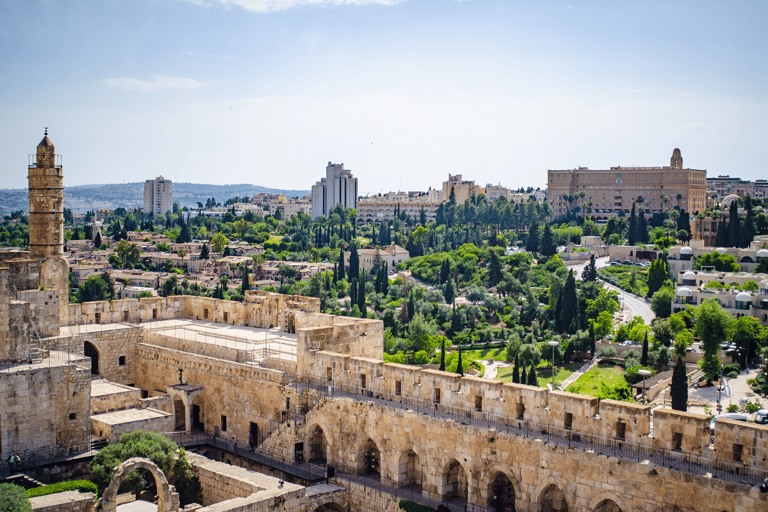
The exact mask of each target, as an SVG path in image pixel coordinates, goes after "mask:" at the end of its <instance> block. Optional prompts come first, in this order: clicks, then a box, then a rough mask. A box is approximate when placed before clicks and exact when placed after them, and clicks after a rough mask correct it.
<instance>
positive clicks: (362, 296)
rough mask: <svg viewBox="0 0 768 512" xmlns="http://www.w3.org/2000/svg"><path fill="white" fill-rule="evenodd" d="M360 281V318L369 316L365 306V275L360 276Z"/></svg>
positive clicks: (358, 304)
mask: <svg viewBox="0 0 768 512" xmlns="http://www.w3.org/2000/svg"><path fill="white" fill-rule="evenodd" d="M358 281H359V288H358V290H357V307H358V308H359V309H360V318H366V317H367V316H368V310H367V309H366V307H365V276H360V279H358Z"/></svg>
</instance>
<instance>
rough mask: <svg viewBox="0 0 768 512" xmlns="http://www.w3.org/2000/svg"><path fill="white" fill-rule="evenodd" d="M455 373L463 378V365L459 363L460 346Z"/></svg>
mask: <svg viewBox="0 0 768 512" xmlns="http://www.w3.org/2000/svg"><path fill="white" fill-rule="evenodd" d="M456 373H458V374H459V375H461V376H462V377H463V376H464V363H463V362H462V361H461V346H459V362H458V364H457V366H456Z"/></svg>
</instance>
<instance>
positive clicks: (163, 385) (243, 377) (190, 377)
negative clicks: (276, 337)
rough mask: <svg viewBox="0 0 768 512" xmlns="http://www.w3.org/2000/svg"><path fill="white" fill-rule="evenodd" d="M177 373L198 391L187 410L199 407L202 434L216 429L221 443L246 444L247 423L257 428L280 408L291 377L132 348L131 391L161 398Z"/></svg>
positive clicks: (165, 350)
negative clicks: (134, 360)
mask: <svg viewBox="0 0 768 512" xmlns="http://www.w3.org/2000/svg"><path fill="white" fill-rule="evenodd" d="M179 368H182V369H183V370H184V383H185V384H192V385H197V386H202V387H203V388H204V391H203V393H202V394H201V395H200V396H199V397H197V398H196V399H195V400H194V402H193V404H195V405H199V406H200V409H201V421H202V422H203V423H204V425H205V429H206V430H209V431H214V430H215V429H219V431H220V436H221V437H224V438H227V439H238V440H240V441H241V442H247V441H248V434H249V431H250V423H251V422H253V423H256V424H257V425H259V427H260V428H262V427H263V426H264V425H265V424H266V423H267V422H268V421H269V420H270V419H271V418H272V417H273V416H274V415H275V414H277V413H278V412H279V411H281V410H282V409H283V408H284V407H285V399H286V397H287V396H288V394H289V393H290V391H288V388H287V386H286V385H287V384H288V383H289V382H290V381H291V377H290V376H289V375H288V374H286V373H283V372H280V371H277V370H273V369H270V368H264V367H260V366H253V365H245V364H241V363H236V362H233V361H225V360H222V359H215V358H211V357H207V356H201V355H197V354H191V353H187V352H180V351H177V350H173V349H169V348H162V347H157V346H153V345H148V344H144V343H140V344H139V345H138V352H137V366H136V387H139V388H141V389H142V390H145V391H147V392H149V393H150V395H154V394H157V393H166V392H167V390H168V386H171V385H175V384H178V383H179V380H178V379H179V376H178V369H179ZM222 416H226V424H227V425H226V426H227V429H226V431H221V427H222V426H223V422H222Z"/></svg>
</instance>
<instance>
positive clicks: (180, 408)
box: [173, 398, 187, 432]
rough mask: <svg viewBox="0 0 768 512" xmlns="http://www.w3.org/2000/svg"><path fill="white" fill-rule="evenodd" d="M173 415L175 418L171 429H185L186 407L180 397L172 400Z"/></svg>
mask: <svg viewBox="0 0 768 512" xmlns="http://www.w3.org/2000/svg"><path fill="white" fill-rule="evenodd" d="M173 415H174V419H175V422H174V427H173V429H174V430H176V431H182V432H184V431H185V430H187V409H186V407H184V402H182V401H181V399H180V398H176V399H175V400H174V401H173Z"/></svg>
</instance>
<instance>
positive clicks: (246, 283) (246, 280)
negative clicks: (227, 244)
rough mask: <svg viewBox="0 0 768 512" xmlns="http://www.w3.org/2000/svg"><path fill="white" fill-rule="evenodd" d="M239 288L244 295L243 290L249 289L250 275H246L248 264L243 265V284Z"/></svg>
mask: <svg viewBox="0 0 768 512" xmlns="http://www.w3.org/2000/svg"><path fill="white" fill-rule="evenodd" d="M240 289H241V290H242V292H243V295H245V292H246V291H248V290H250V289H251V277H250V276H249V275H248V266H246V265H243V284H242V286H240Z"/></svg>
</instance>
